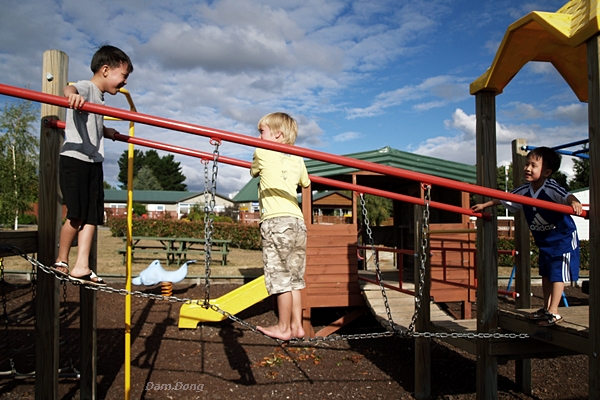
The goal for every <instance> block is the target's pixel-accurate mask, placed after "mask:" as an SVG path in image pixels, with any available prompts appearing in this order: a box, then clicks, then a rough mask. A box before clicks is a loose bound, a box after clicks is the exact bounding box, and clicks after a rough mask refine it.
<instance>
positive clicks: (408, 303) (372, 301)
mask: <svg viewBox="0 0 600 400" xmlns="http://www.w3.org/2000/svg"><path fill="white" fill-rule="evenodd" d="M397 274H398V272H397V271H385V272H384V273H383V281H384V282H385V283H387V284H390V285H394V282H393V281H392V279H387V278H391V275H395V276H397ZM359 275H360V276H364V277H366V278H368V279H373V280H374V279H375V273H374V272H370V271H361V272H360V273H359ZM359 283H360V285H361V289H362V291H363V296H364V298H365V301H366V303H367V306H368V307H369V309H370V310H371V312H372V313H373V315H374V316H375V318H376V319H377V320H378V321H379V322H380V323H381V325H382V326H383V327H385V328H386V329H388V330H389V329H390V324H389V320H388V316H387V312H386V308H385V304H384V299H383V295H382V293H381V288H380V286H379V285H377V284H373V283H366V282H364V281H360V280H359ZM395 285H396V286H398V281H397V280H396V283H395ZM403 289H407V290H413V285H412V284H407V283H405V284H404V286H403ZM385 293H386V296H387V299H388V304H389V307H390V311H391V315H392V321H393V322H394V329H395V330H402V331H405V330H407V329H408V327H409V325H410V322H411V321H412V317H413V314H414V312H415V298H414V296H413V295H411V294H407V293H403V292H398V291H395V290H392V289H386V290H385ZM429 309H430V313H431V318H432V319H437V320H442V321H443V320H448V321H450V320H452V319H453V318H452V317H450V316H449V315H447V314H446V313H445V312H444V311H442V310H441V309H440V308H439V307H438V306H437V304H435V303H433V302H430V303H429Z"/></svg>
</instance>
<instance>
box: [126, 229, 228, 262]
mask: <svg viewBox="0 0 600 400" xmlns="http://www.w3.org/2000/svg"><path fill="white" fill-rule="evenodd" d="M121 239H122V240H123V243H124V248H123V249H119V250H117V252H118V253H119V254H121V255H122V256H123V265H125V262H126V261H127V237H126V236H123V237H121ZM131 239H132V240H131V255H132V259H133V257H134V256H135V254H164V255H165V258H166V262H167V265H170V264H177V266H179V265H180V264H181V262H182V261H183V262H186V261H187V260H188V256H204V255H205V250H204V245H205V243H206V241H205V240H204V239H198V238H178V237H152V236H133V237H132V238H131ZM230 244H231V240H224V239H213V240H212V247H211V256H212V257H213V258H214V255H217V254H219V255H220V256H221V265H227V255H228V254H229V246H230ZM191 259H193V258H191Z"/></svg>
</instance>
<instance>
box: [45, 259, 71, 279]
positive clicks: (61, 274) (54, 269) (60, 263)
mask: <svg viewBox="0 0 600 400" xmlns="http://www.w3.org/2000/svg"><path fill="white" fill-rule="evenodd" d="M48 268H50V270H51V271H52V272H54V275H56V276H57V277H59V278H68V277H69V264H67V263H66V262H64V261H57V262H55V263H54V265H53V266H51V267H48ZM59 268H63V269H66V270H67V272H63V271H61V270H60V269H59Z"/></svg>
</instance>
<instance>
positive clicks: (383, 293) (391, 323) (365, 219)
mask: <svg viewBox="0 0 600 400" xmlns="http://www.w3.org/2000/svg"><path fill="white" fill-rule="evenodd" d="M359 199H360V206H361V208H362V214H363V225H364V226H365V232H366V233H367V236H368V238H369V246H371V251H372V252H373V254H375V274H376V276H377V282H379V289H380V290H381V296H382V297H383V304H384V306H385V312H386V314H387V318H388V325H389V329H390V330H391V331H392V332H396V331H397V329H396V327H395V325H394V319H393V318H392V311H391V308H390V304H389V301H388V297H387V293H386V291H385V287H384V286H383V278H382V277H381V269H380V268H379V252H377V251H375V241H374V240H373V231H372V230H371V226H370V221H369V216H368V215H367V214H368V212H367V205H366V202H365V196H364V195H363V194H362V193H361V194H360V195H359ZM366 259H367V257H366V254H365V260H366Z"/></svg>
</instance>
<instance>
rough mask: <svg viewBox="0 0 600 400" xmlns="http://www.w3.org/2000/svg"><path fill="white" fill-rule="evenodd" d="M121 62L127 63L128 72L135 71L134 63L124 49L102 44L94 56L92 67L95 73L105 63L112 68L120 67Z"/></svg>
mask: <svg viewBox="0 0 600 400" xmlns="http://www.w3.org/2000/svg"><path fill="white" fill-rule="evenodd" d="M121 64H125V65H127V72H128V73H132V72H133V64H132V63H131V60H130V59H129V56H128V55H127V54H125V52H123V50H121V49H119V48H117V47H115V46H110V45H108V44H105V45H102V46H100V48H99V49H98V51H96V53H95V54H94V56H93V57H92V62H91V64H90V68H91V69H92V72H93V73H94V74H95V73H96V72H98V71H99V70H100V68H102V66H103V65H108V66H109V67H110V68H118V67H119V66H121Z"/></svg>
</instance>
